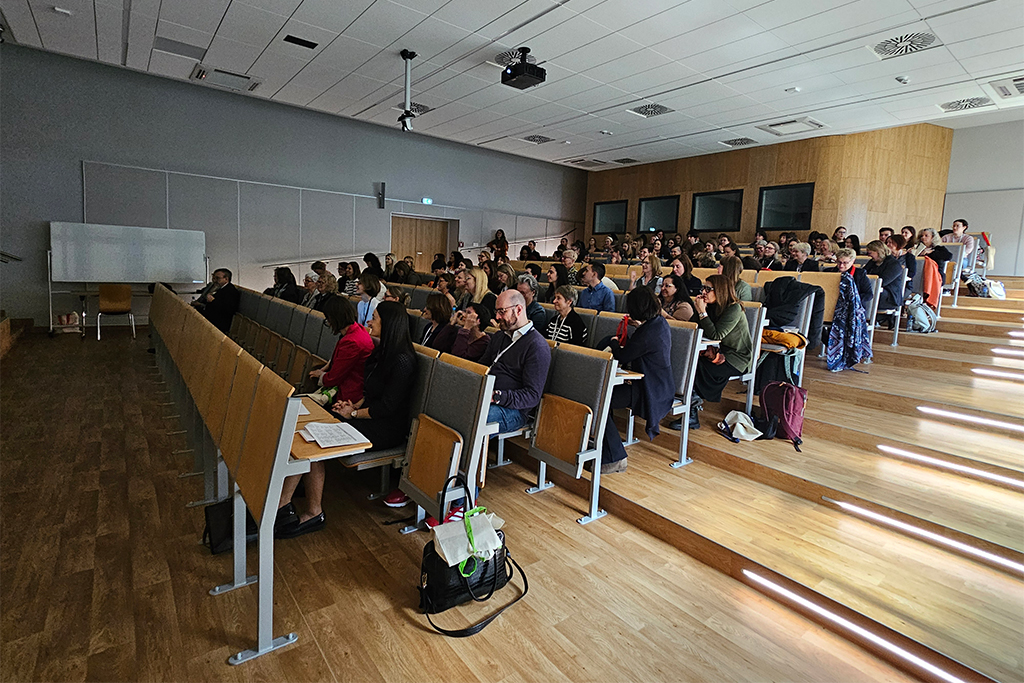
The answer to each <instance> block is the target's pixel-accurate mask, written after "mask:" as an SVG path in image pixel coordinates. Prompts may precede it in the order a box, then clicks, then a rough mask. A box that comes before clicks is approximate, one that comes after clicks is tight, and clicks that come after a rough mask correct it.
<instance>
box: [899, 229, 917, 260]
mask: <svg viewBox="0 0 1024 683" xmlns="http://www.w3.org/2000/svg"><path fill="white" fill-rule="evenodd" d="M900 234H901V235H903V239H905V240H906V241H907V244H906V246H905V247H904V249H906V250H907V251H911V250H913V249H914V248H915V247H917V230H915V229H914V226H913V225H904V226H903V227H902V228H900ZM914 255H915V256H917V254H914Z"/></svg>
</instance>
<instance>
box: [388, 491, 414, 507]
mask: <svg viewBox="0 0 1024 683" xmlns="http://www.w3.org/2000/svg"><path fill="white" fill-rule="evenodd" d="M384 504H385V505H387V506H388V507H389V508H400V507H405V506H406V505H408V504H409V496H407V495H405V494H404V493H402V489H395V490H394V491H392V492H391V493H389V494H388V495H386V496H384Z"/></svg>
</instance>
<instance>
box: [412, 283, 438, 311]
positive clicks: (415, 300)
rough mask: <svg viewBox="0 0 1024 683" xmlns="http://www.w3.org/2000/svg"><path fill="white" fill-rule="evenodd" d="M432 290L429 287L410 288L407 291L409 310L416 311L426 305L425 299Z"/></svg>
mask: <svg viewBox="0 0 1024 683" xmlns="http://www.w3.org/2000/svg"><path fill="white" fill-rule="evenodd" d="M433 291H434V290H432V289H430V288H429V287H412V288H410V291H409V297H410V301H409V308H415V309H416V310H417V311H418V310H420V309H422V308H423V307H424V306H426V305H427V297H428V296H430V294H431V292H433Z"/></svg>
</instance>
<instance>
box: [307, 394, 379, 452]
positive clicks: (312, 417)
mask: <svg viewBox="0 0 1024 683" xmlns="http://www.w3.org/2000/svg"><path fill="white" fill-rule="evenodd" d="M302 405H304V406H306V408H307V409H308V410H309V415H299V419H298V420H297V422H296V424H295V432H296V433H295V435H294V436H293V437H292V458H294V459H295V460H322V459H324V458H338V457H341V456H343V455H356V454H357V453H362V452H363V451H365V450H366V449H368V448H372V447H373V444H372V443H370V442H369V441H366V442H364V443H357V444H353V445H351V446H339V447H338V448H320V446H318V445H317V443H316V441H306V440H305V439H303V438H302V436H300V435H299V433H298V431H299V430H300V429H302V428H303V427H304V426H305V425H306V424H307V423H309V422H323V423H325V424H335V423H337V422H341V420H339V419H338V418H336V417H334V416H333V415H331V414H330V413H329V412H327V411H326V410H324V409H323V408H322V407H320V406H319V405H318V404H317V403H316V402H315V401H313V400H312V399H310V398H309V397H308V396H303V397H302Z"/></svg>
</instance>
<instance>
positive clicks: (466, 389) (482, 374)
mask: <svg viewBox="0 0 1024 683" xmlns="http://www.w3.org/2000/svg"><path fill="white" fill-rule="evenodd" d="M421 360H422V357H421ZM493 389H494V377H492V376H490V375H488V374H487V368H486V367H485V366H483V365H480V364H478V363H473V362H471V361H467V360H464V359H462V358H458V357H457V356H452V355H450V354H447V353H444V354H441V356H440V357H439V358H438V359H437V360H436V361H434V369H433V375H432V376H431V378H430V382H429V385H428V390H427V392H426V402H425V404H424V407H423V410H422V411H421V412H424V413H426V414H427V415H429V416H430V417H432V418H434V419H435V420H437V421H438V422H441V423H442V424H444V425H445V426H447V427H451V428H452V429H454V430H455V431H457V432H458V433H459V434H461V435H462V439H463V443H464V444H465V448H464V449H463V456H462V461H463V462H462V468H463V471H464V472H465V473H466V475H467V479H468V478H474V480H475V477H476V476H477V467H478V466H479V458H480V451H481V443H482V439H483V434H484V432H485V428H486V424H487V411H488V408H489V407H490V403H491V393H492V391H493Z"/></svg>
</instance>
